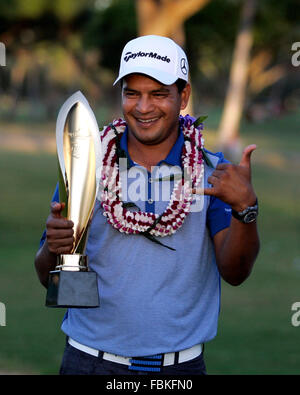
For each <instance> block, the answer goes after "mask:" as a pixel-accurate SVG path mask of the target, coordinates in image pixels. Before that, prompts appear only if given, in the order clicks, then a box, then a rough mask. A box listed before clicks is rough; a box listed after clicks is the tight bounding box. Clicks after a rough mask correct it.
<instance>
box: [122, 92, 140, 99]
mask: <svg viewBox="0 0 300 395" xmlns="http://www.w3.org/2000/svg"><path fill="white" fill-rule="evenodd" d="M123 95H124V96H125V97H127V98H135V97H137V96H138V93H137V92H134V91H124V92H123Z"/></svg>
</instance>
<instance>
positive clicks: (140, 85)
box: [122, 74, 190, 145]
mask: <svg viewBox="0 0 300 395" xmlns="http://www.w3.org/2000/svg"><path fill="white" fill-rule="evenodd" d="M189 94H190V86H189V85H188V84H187V86H186V87H185V88H184V90H183V91H182V92H181V93H179V92H178V89H177V86H176V84H173V85H163V84H161V83H160V82H158V81H157V80H154V79H152V78H150V77H147V76H145V75H142V74H130V75H129V76H127V77H125V78H124V80H123V87H122V107H123V114H124V118H125V120H126V122H127V125H128V127H129V133H131V135H132V137H134V138H135V139H137V140H138V141H139V142H140V143H142V144H146V145H155V144H159V143H161V142H163V141H164V140H165V139H167V138H168V137H169V136H170V135H171V134H172V133H176V135H177V133H178V117H179V114H180V110H182V109H184V108H185V107H186V105H187V103H188V99H189Z"/></svg>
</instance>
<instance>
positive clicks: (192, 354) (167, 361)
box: [68, 337, 203, 371]
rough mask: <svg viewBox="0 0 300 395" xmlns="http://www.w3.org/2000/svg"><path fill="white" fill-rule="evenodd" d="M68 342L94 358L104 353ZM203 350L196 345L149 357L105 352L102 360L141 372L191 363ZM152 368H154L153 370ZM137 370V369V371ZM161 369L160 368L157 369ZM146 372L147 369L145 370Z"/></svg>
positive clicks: (77, 343) (199, 345)
mask: <svg viewBox="0 0 300 395" xmlns="http://www.w3.org/2000/svg"><path fill="white" fill-rule="evenodd" d="M68 342H69V344H70V345H71V346H73V347H75V348H77V349H78V350H80V351H83V352H85V353H87V354H90V355H93V356H94V357H99V355H101V354H102V351H99V350H96V349H95V348H92V347H88V346H85V345H84V344H81V343H79V342H77V341H76V340H74V339H72V338H70V337H69V339H68ZM202 350H203V345H202V344H196V345H195V346H193V347H190V348H187V349H185V350H182V351H178V352H168V353H165V354H158V355H151V356H148V357H123V356H121V355H115V354H110V353H108V352H103V356H102V358H103V359H105V360H106V361H110V362H115V363H120V364H122V365H128V366H129V369H133V370H139V369H138V367H140V366H141V365H149V368H148V369H147V370H150V369H151V370H154V371H155V370H156V368H153V366H155V365H157V366H170V365H174V364H175V363H182V362H186V361H189V360H191V359H194V358H196V357H198V356H199V355H200V354H201V353H202ZM151 366H152V368H151ZM135 368H136V369H135ZM157 369H159V368H157ZM144 370H146V368H145V369H144Z"/></svg>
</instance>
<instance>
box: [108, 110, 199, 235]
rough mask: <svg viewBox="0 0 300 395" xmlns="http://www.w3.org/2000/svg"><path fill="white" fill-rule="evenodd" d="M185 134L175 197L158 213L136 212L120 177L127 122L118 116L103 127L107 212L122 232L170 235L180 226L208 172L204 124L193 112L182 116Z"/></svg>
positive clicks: (181, 122)
mask: <svg viewBox="0 0 300 395" xmlns="http://www.w3.org/2000/svg"><path fill="white" fill-rule="evenodd" d="M179 121H180V125H181V128H182V131H183V135H184V146H183V149H182V154H181V164H182V168H183V177H182V178H181V179H180V180H179V181H178V182H176V183H175V184H174V188H173V191H172V194H171V198H170V201H169V204H168V206H167V208H166V210H165V211H164V212H163V213H162V214H160V215H158V214H154V213H148V212H142V211H136V212H132V211H130V210H128V209H127V208H126V205H124V204H123V202H122V185H121V180H120V177H119V164H118V163H119V151H120V148H119V144H120V139H121V136H122V133H124V131H125V128H126V122H125V121H124V120H122V119H117V120H114V121H113V123H112V124H110V125H109V126H106V127H104V129H103V130H102V131H101V140H102V147H103V171H102V178H101V179H102V181H101V182H102V185H101V189H102V196H101V205H102V208H103V210H104V212H103V215H104V216H106V217H107V221H108V222H109V223H110V224H111V225H112V226H113V227H114V228H115V229H117V230H119V231H120V232H124V233H127V234H144V235H148V236H150V237H153V236H160V237H164V236H169V235H172V234H173V233H175V232H176V231H177V229H179V228H180V227H181V226H182V224H183V222H184V220H185V218H186V216H187V214H188V213H189V211H190V207H191V203H192V192H191V189H192V188H199V187H200V184H201V180H202V177H203V174H204V163H203V152H202V149H203V139H202V134H201V130H202V129H203V125H202V124H200V125H199V126H197V127H196V126H194V124H193V123H194V119H193V118H192V117H190V116H188V115H187V116H185V117H182V116H180V118H179Z"/></svg>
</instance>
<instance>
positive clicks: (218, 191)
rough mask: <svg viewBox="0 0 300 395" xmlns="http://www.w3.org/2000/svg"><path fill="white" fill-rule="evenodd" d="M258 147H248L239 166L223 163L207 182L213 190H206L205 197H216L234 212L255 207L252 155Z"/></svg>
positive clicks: (253, 145)
mask: <svg viewBox="0 0 300 395" xmlns="http://www.w3.org/2000/svg"><path fill="white" fill-rule="evenodd" d="M255 149H256V145H255V144H252V145H248V146H247V147H246V148H245V149H244V151H243V154H242V159H241V161H240V163H239V164H238V165H234V164H230V163H221V164H219V165H217V167H216V169H215V170H214V172H213V173H212V174H211V176H210V177H208V179H207V181H208V182H209V183H210V184H212V187H211V188H204V195H210V196H215V197H217V198H219V199H221V200H222V201H223V202H225V203H227V204H229V205H230V206H231V208H232V209H233V210H236V211H243V210H244V209H245V208H247V207H248V206H253V205H254V204H255V201H256V195H255V192H254V189H253V186H252V183H251V154H252V152H253V151H254V150H255Z"/></svg>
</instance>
